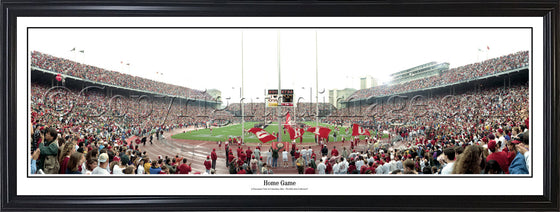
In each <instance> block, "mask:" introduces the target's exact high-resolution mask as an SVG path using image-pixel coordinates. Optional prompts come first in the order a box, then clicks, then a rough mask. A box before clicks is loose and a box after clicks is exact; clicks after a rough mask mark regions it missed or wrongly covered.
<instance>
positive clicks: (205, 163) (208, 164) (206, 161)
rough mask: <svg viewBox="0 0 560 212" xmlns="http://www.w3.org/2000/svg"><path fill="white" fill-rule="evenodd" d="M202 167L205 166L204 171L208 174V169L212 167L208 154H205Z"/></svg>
mask: <svg viewBox="0 0 560 212" xmlns="http://www.w3.org/2000/svg"><path fill="white" fill-rule="evenodd" d="M204 167H205V168H206V173H208V174H210V169H212V162H211V161H210V156H206V160H205V161H204Z"/></svg>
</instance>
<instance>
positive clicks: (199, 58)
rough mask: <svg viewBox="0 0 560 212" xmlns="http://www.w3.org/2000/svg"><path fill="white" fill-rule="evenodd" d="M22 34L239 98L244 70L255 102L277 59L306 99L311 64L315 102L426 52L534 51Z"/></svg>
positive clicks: (37, 43) (256, 37) (394, 39)
mask: <svg viewBox="0 0 560 212" xmlns="http://www.w3.org/2000/svg"><path fill="white" fill-rule="evenodd" d="M278 35H279V39H278ZM316 38H317V39H316ZM278 40H279V43H280V48H279V49H280V51H279V52H280V57H278ZM28 43H29V50H37V51H41V52H43V53H47V54H51V55H54V56H57V57H63V58H67V59H70V60H75V61H78V62H80V63H86V64H89V65H94V66H98V67H101V68H105V69H108V70H112V71H118V72H123V73H127V74H131V75H136V76H140V77H144V78H149V79H153V80H157V81H163V82H167V83H171V84H175V85H181V86H186V87H190V88H194V89H198V90H204V89H218V90H220V91H222V97H232V98H233V99H236V98H237V99H238V98H239V94H240V90H239V88H240V87H241V85H242V82H241V81H242V80H241V73H242V70H243V76H244V81H243V83H244V94H245V95H244V96H245V97H246V98H247V99H253V101H255V102H262V101H263V97H264V92H265V89H269V88H270V89H277V88H278V61H279V64H280V70H281V74H280V76H281V88H282V89H294V93H295V98H296V99H297V98H298V97H304V98H305V99H304V102H307V101H308V99H309V92H310V90H309V89H310V87H312V90H313V93H315V91H316V90H317V89H316V80H315V79H316V69H317V70H318V80H319V83H318V88H319V89H318V90H319V91H322V90H325V92H324V94H320V95H319V101H320V102H323V100H324V101H326V102H328V92H327V91H328V90H330V89H344V88H354V89H359V87H360V83H359V78H360V77H364V76H367V75H370V76H373V77H374V78H376V79H378V80H379V81H380V82H381V83H384V82H388V81H389V80H390V74H391V73H394V72H398V71H401V70H404V69H407V68H411V67H414V66H417V65H421V64H424V63H427V62H431V61H436V62H449V63H450V66H451V68H453V67H458V66H463V65H466V64H470V63H475V62H477V61H482V60H485V59H490V58H493V57H499V56H502V55H507V54H510V53H514V52H517V51H523V50H530V49H531V31H530V30H529V29H505V28H500V29H489V28H463V29H450V28H431V29H428V28H424V29H411V28H408V29H404V28H397V29H389V28H383V29H184V28H183V29H180V28H175V29H169V28H167V29H124V28H121V29H118V28H117V29H114V28H113V29H109V28H105V29H103V28H101V29H100V28H95V29H94V28H90V29H83V28H82V29H79V28H55V29H30V30H29V40H28ZM74 48H75V49H76V51H70V50H72V49H74ZM79 50H83V51H84V53H80V52H79ZM242 61H243V62H242ZM126 64H130V65H128V66H127V65H126ZM316 64H317V66H316ZM313 95H314V94H313ZM257 97H258V98H259V100H257V99H256V98H257ZM313 98H315V97H313ZM313 101H314V102H315V99H313Z"/></svg>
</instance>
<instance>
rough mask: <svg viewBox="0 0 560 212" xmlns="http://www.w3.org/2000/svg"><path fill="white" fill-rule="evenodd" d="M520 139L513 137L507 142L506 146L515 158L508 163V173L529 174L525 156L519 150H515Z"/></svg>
mask: <svg viewBox="0 0 560 212" xmlns="http://www.w3.org/2000/svg"><path fill="white" fill-rule="evenodd" d="M520 140H521V139H519V138H517V139H513V141H510V142H508V144H507V147H508V150H509V151H510V152H513V153H514V154H515V158H514V159H513V161H512V162H511V164H510V165H509V173H510V174H529V170H528V169H527V164H526V163H525V157H524V156H523V154H521V152H519V151H517V148H516V147H517V145H519V144H520V143H521V141H520Z"/></svg>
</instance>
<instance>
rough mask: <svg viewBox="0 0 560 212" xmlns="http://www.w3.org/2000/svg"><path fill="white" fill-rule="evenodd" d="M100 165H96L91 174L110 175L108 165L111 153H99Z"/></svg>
mask: <svg viewBox="0 0 560 212" xmlns="http://www.w3.org/2000/svg"><path fill="white" fill-rule="evenodd" d="M98 161H99V166H97V167H95V169H93V171H92V172H91V174H102V175H109V174H110V173H109V171H107V166H108V165H109V155H107V153H103V154H101V155H99V159H98Z"/></svg>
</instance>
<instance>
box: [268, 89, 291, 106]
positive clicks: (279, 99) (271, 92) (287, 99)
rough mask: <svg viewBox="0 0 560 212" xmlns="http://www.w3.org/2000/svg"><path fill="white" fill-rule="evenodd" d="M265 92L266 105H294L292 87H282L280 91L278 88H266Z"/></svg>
mask: <svg viewBox="0 0 560 212" xmlns="http://www.w3.org/2000/svg"><path fill="white" fill-rule="evenodd" d="M267 94H268V96H267V97H268V98H267V99H266V106H267V107H278V106H288V107H291V106H294V89H282V90H281V91H280V93H278V89H268V91H267Z"/></svg>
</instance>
